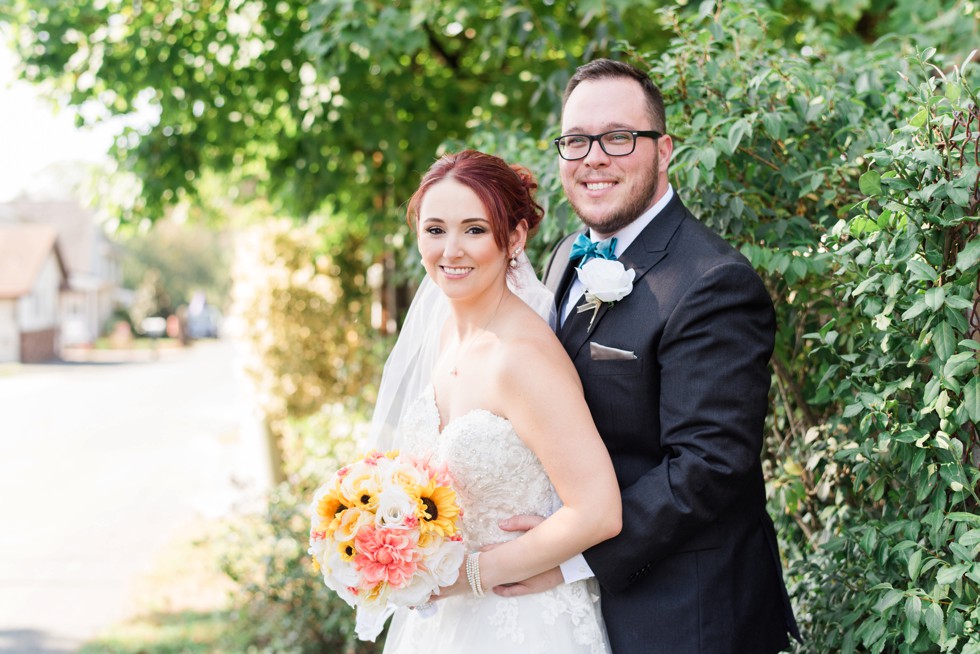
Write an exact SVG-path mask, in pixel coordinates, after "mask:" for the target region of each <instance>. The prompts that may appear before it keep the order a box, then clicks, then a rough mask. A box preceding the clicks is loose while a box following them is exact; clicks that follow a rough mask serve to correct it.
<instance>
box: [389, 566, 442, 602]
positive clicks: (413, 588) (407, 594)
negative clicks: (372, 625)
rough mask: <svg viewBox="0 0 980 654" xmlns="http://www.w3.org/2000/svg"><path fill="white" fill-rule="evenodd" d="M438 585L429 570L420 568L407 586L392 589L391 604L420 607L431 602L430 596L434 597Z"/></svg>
mask: <svg viewBox="0 0 980 654" xmlns="http://www.w3.org/2000/svg"><path fill="white" fill-rule="evenodd" d="M438 585H439V584H437V583H436V580H435V578H434V577H433V576H432V574H431V573H430V572H429V571H428V570H425V569H424V568H419V569H418V570H416V571H415V574H414V575H412V578H411V579H410V580H409V582H408V583H407V584H405V585H404V586H402V587H401V588H395V589H392V591H391V602H392V604H396V605H398V606H418V605H419V604H425V603H426V602H428V601H429V596H430V595H432V591H434V590H435V589H436V588H437V587H438Z"/></svg>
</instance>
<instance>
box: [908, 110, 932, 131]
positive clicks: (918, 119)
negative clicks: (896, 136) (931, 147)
mask: <svg viewBox="0 0 980 654" xmlns="http://www.w3.org/2000/svg"><path fill="white" fill-rule="evenodd" d="M928 118H929V110H928V109H920V110H919V112H918V113H916V114H915V115H914V116H912V117H911V118H910V119H909V125H911V126H912V127H922V126H923V125H925V124H926V120H927V119H928Z"/></svg>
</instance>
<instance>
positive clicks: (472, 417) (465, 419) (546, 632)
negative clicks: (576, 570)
mask: <svg viewBox="0 0 980 654" xmlns="http://www.w3.org/2000/svg"><path fill="white" fill-rule="evenodd" d="M441 422H442V421H441V419H440V416H439V408H438V406H437V405H436V400H435V391H434V390H433V388H432V387H431V386H429V387H427V388H426V389H425V391H424V392H423V393H422V395H421V396H420V397H419V398H418V399H417V400H416V401H415V402H414V403H412V405H411V406H410V407H409V408H408V410H407V411H406V412H405V416H404V418H403V419H402V424H401V428H400V432H401V433H400V437H401V438H400V440H401V444H402V447H401V450H402V452H404V453H407V454H413V455H416V456H422V457H426V458H428V459H429V460H431V461H432V462H433V463H435V464H446V466H447V467H448V470H449V473H450V475H451V476H452V478H453V486H454V488H455V489H456V494H457V498H458V499H459V503H460V507H461V508H462V509H463V518H462V520H461V522H460V525H461V528H462V531H463V541H464V543H465V544H466V549H467V550H470V551H472V550H478V549H481V548H482V547H483V546H484V545H488V544H491V543H500V542H503V541H507V540H511V539H513V538H517V537H518V536H519V534H517V533H513V532H505V531H502V530H501V529H500V528H499V527H497V523H498V521H499V520H502V519H504V518H509V517H511V516H514V515H520V514H533V515H543V516H547V515H550V514H551V513H553V512H554V511H555V509H556V508H557V506H558V504H559V503H558V496H557V494H556V493H555V489H554V486H552V485H551V482H550V481H549V479H548V475H547V474H546V473H545V470H544V466H542V465H541V462H540V461H539V460H538V458H537V457H536V456H535V455H534V453H533V452H532V451H531V450H530V449H529V448H528V447H527V446H526V445H525V444H524V442H523V441H522V440H521V438H520V436H518V435H517V433H516V432H515V431H514V427H513V426H512V425H511V424H510V421H509V420H507V419H506V418H503V417H501V416H498V415H495V414H494V413H492V412H490V411H487V410H485V409H475V410H473V411H470V412H468V413H466V414H465V415H462V416H460V417H458V418H456V419H454V420H452V421H451V422H450V423H449V424H447V425H446V426H445V428H444V429H443V430H442V432H440V431H439V426H440V424H441ZM598 600H599V597H598V585H597V584H596V582H595V579H589V580H581V581H576V582H573V583H570V584H561V585H559V586H557V587H555V588H552V589H549V590H547V591H544V592H541V593H535V594H531V595H525V596H522V597H500V596H498V595H496V594H494V593H492V592H488V593H487V594H486V595H485V596H484V597H482V598H476V597H474V596H472V595H459V596H455V597H450V598H448V599H445V600H440V601H439V602H437V607H438V610H437V612H436V614H435V615H434V616H432V617H421V616H420V615H419V614H418V613H416V612H415V611H411V610H408V609H399V610H398V612H396V613H395V618H394V620H393V621H392V625H391V629H390V631H389V634H388V639H387V641H386V643H385V654H458V653H459V652H466V653H467V654H498V653H499V652H513V653H515V654H516V653H520V654H609V644H608V639H607V638H606V635H605V627H604V625H603V623H602V617H601V615H600V612H599V604H598Z"/></svg>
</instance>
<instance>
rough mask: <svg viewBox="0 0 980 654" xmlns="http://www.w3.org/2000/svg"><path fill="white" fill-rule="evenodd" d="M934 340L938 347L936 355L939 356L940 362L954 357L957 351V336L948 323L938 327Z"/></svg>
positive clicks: (933, 336)
mask: <svg viewBox="0 0 980 654" xmlns="http://www.w3.org/2000/svg"><path fill="white" fill-rule="evenodd" d="M932 338H933V343H934V345H935V346H936V354H937V355H938V356H939V360H940V361H946V360H947V359H949V357H951V356H953V352H954V351H955V349H956V336H955V334H953V328H952V327H950V326H949V323H948V322H943V323H940V324H939V326H938V327H936V331H935V332H934V333H933V335H932Z"/></svg>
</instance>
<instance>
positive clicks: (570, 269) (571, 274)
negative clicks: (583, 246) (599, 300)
mask: <svg viewBox="0 0 980 654" xmlns="http://www.w3.org/2000/svg"><path fill="white" fill-rule="evenodd" d="M583 233H585V232H584V230H581V231H578V232H575V233H573V234H570V235H569V236H567V237H565V240H563V241H562V242H561V243H559V245H558V248H557V249H556V250H555V254H554V257H553V258H552V264H551V265H552V266H556V268H555V272H554V273H552V272H551V271H550V270H549V274H548V275H546V277H545V283H546V285H547V286H548V288H550V289H551V291H552V292H553V293H554V294H555V307H556V308H557V309H558V327H557V329H556V330H555V331H556V332H557V333H558V334H559V335H561V331H562V329H563V326H562V322H561V314H562V310H563V308H564V307H565V301H566V300H567V298H566V297H565V296H566V295H567V294H568V289H569V288H571V286H572V280H574V279H575V267H574V266H572V265H571V262H570V261H569V260H568V255H569V253H570V252H571V251H572V244H573V243H574V242H575V239H576V237H578V235H579V234H583ZM559 270H560V271H561V273H560V274H558V271H559ZM571 318H572V316H569V320H571Z"/></svg>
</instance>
